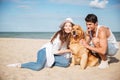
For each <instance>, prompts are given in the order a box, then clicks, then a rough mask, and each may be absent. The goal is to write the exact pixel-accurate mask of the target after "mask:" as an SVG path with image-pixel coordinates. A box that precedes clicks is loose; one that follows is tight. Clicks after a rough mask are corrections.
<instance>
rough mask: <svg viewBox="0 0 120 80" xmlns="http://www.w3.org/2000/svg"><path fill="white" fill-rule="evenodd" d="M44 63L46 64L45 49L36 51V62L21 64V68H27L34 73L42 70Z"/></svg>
mask: <svg viewBox="0 0 120 80" xmlns="http://www.w3.org/2000/svg"><path fill="white" fill-rule="evenodd" d="M45 63H46V48H43V49H41V50H39V51H38V54H37V61H36V62H28V63H24V64H21V68H28V69H32V70H35V71H39V70H41V69H43V68H44V66H45Z"/></svg>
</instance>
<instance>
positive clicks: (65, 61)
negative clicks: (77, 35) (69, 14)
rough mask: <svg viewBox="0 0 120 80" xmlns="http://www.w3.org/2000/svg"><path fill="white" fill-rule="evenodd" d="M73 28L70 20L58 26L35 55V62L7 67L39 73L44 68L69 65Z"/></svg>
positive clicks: (67, 19)
mask: <svg viewBox="0 0 120 80" xmlns="http://www.w3.org/2000/svg"><path fill="white" fill-rule="evenodd" d="M72 26H74V23H73V20H72V19H71V18H66V20H65V21H64V22H63V23H62V24H61V25H60V30H59V31H57V32H56V33H55V35H54V36H53V37H52V39H51V40H50V42H49V43H47V44H45V45H43V46H42V47H41V49H40V50H39V51H38V53H37V61H36V62H28V63H22V64H21V63H15V64H9V65H7V66H9V67H19V68H27V69H31V70H35V71H39V70H41V69H43V68H44V67H52V66H60V67H68V66H69V65H70V59H71V58H70V57H71V56H70V55H71V50H70V49H69V48H68V45H69V37H70V32H71V30H72Z"/></svg>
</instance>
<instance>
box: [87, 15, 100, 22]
mask: <svg viewBox="0 0 120 80" xmlns="http://www.w3.org/2000/svg"><path fill="white" fill-rule="evenodd" d="M85 21H86V22H92V23H96V22H98V19H97V16H96V15H95V14H88V15H87V16H86V18H85Z"/></svg>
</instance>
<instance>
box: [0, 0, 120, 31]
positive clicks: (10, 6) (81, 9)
mask: <svg viewBox="0 0 120 80" xmlns="http://www.w3.org/2000/svg"><path fill="white" fill-rule="evenodd" d="M91 13H93V14H95V15H97V17H98V23H99V24H100V25H104V26H107V27H109V28H110V29H111V30H112V31H113V32H120V24H119V23H120V0H0V32H55V31H58V30H59V26H60V24H61V23H62V22H63V21H64V20H65V19H66V18H72V19H73V21H74V23H75V24H78V25H80V26H82V28H83V29H84V30H86V25H85V20H84V19H85V17H86V16H87V14H91Z"/></svg>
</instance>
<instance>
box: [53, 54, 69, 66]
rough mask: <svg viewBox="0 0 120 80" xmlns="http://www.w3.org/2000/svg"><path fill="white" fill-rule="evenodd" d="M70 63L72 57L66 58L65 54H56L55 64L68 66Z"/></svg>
mask: <svg viewBox="0 0 120 80" xmlns="http://www.w3.org/2000/svg"><path fill="white" fill-rule="evenodd" d="M69 65H70V58H68V59H67V58H65V57H64V56H63V55H55V62H54V65H53V66H59V67H68V66H69Z"/></svg>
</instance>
